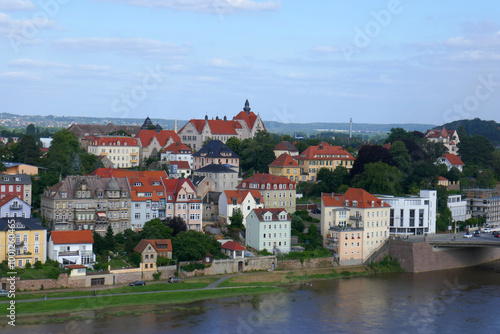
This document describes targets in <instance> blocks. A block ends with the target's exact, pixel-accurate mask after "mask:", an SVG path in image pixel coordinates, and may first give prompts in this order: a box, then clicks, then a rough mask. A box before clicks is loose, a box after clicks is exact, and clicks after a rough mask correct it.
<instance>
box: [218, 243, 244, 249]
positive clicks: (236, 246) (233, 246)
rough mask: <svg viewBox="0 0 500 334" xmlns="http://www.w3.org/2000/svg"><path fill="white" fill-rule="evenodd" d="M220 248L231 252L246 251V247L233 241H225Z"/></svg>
mask: <svg viewBox="0 0 500 334" xmlns="http://www.w3.org/2000/svg"><path fill="white" fill-rule="evenodd" d="M220 248H223V249H228V250H232V251H239V250H246V249H247V248H246V247H243V246H241V245H240V244H239V243H237V242H234V241H227V242H225V243H224V245H222V246H221V247H220Z"/></svg>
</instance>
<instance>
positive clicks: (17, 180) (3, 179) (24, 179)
mask: <svg viewBox="0 0 500 334" xmlns="http://www.w3.org/2000/svg"><path fill="white" fill-rule="evenodd" d="M0 184H31V176H29V175H28V174H15V175H10V174H2V175H0Z"/></svg>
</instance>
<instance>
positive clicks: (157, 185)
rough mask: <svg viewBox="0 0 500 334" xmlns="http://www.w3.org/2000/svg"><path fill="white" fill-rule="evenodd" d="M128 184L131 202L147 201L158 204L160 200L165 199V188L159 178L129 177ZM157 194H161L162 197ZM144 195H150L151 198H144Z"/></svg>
mask: <svg viewBox="0 0 500 334" xmlns="http://www.w3.org/2000/svg"><path fill="white" fill-rule="evenodd" d="M128 183H129V185H130V189H131V191H130V195H131V198H132V201H133V202H145V201H148V200H150V201H152V202H159V201H160V200H161V198H165V187H164V186H163V182H162V178H161V177H131V178H128ZM138 184H139V185H138ZM159 192H162V193H163V195H162V196H159V195H158V193H159ZM144 193H151V196H148V197H146V196H144ZM139 194H141V196H139Z"/></svg>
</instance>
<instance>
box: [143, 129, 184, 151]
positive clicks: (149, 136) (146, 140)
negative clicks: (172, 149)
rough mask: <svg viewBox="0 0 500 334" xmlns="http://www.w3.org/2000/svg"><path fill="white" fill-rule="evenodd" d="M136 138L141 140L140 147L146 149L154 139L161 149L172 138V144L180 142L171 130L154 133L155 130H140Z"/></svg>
mask: <svg viewBox="0 0 500 334" xmlns="http://www.w3.org/2000/svg"><path fill="white" fill-rule="evenodd" d="M138 137H139V139H140V140H141V145H142V147H148V146H149V144H150V143H151V140H153V138H155V137H156V139H157V140H158V142H159V143H160V146H162V147H163V146H165V145H167V142H168V140H169V139H170V138H172V140H173V141H174V142H180V141H181V138H180V137H179V135H178V134H177V133H175V132H174V131H172V130H161V131H160V132H156V130H141V132H139V135H138Z"/></svg>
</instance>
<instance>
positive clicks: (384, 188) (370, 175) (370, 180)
mask: <svg viewBox="0 0 500 334" xmlns="http://www.w3.org/2000/svg"><path fill="white" fill-rule="evenodd" d="M401 179H402V177H401V172H400V171H399V170H398V168H397V167H395V166H389V165H388V164H385V163H383V162H373V163H369V164H367V165H365V171H364V172H363V173H361V174H359V175H356V177H355V178H354V179H353V183H354V185H355V186H356V187H359V188H363V189H365V190H366V191H368V192H369V193H372V194H387V195H398V194H400V193H401V192H402V188H401Z"/></svg>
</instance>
